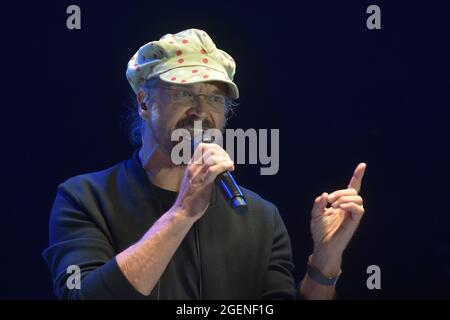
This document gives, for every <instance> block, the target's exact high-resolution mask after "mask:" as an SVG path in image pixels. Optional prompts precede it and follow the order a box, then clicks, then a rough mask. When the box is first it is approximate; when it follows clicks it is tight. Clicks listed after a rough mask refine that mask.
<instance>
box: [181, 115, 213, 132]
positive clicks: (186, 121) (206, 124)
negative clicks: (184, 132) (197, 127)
mask: <svg viewBox="0 0 450 320" xmlns="http://www.w3.org/2000/svg"><path fill="white" fill-rule="evenodd" d="M194 121H201V125H202V129H203V130H208V129H213V128H215V125H214V123H213V122H212V121H211V120H209V119H198V118H196V117H186V118H183V119H181V120H179V121H178V122H177V124H176V125H175V129H180V128H194Z"/></svg>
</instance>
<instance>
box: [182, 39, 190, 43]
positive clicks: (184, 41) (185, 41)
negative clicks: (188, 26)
mask: <svg viewBox="0 0 450 320" xmlns="http://www.w3.org/2000/svg"><path fill="white" fill-rule="evenodd" d="M181 42H183V43H188V42H189V41H187V40H186V39H184V40H183V41H181Z"/></svg>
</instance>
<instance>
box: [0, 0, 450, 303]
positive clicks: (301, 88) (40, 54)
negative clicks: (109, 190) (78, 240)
mask: <svg viewBox="0 0 450 320" xmlns="http://www.w3.org/2000/svg"><path fill="white" fill-rule="evenodd" d="M70 4H77V5H79V6H80V7H81V11H82V29H81V30H79V31H70V30H68V29H67V28H66V18H67V14H66V8H67V6H68V5H70ZM370 4H378V5H380V7H381V11H382V29H381V30H375V31H371V30H368V29H367V28H366V19H367V17H368V15H367V14H366V8H367V6H368V5H370ZM4 11H6V15H4V19H3V21H6V24H7V25H6V27H3V28H2V32H3V33H5V34H4V37H3V39H4V40H3V41H2V51H3V53H4V54H6V57H4V58H3V59H2V62H3V63H2V70H3V74H2V78H3V86H2V87H3V88H4V90H2V91H4V92H5V93H6V97H5V98H3V101H7V103H6V105H4V106H3V108H2V123H3V125H2V127H4V128H6V132H5V133H4V134H3V136H5V137H6V140H5V141H4V143H3V145H4V146H6V148H4V150H5V151H4V152H3V153H2V162H3V164H2V170H1V171H2V198H3V199H2V207H3V210H2V211H3V212H2V213H3V214H2V223H1V226H2V232H1V236H0V237H1V241H2V242H1V243H2V252H1V257H2V258H1V263H0V268H1V274H0V275H1V279H0V297H1V298H8V299H11V298H26V299H30V298H37V299H46V298H53V294H52V289H51V281H50V274H49V271H48V270H47V267H46V265H45V264H44V261H43V260H42V258H41V256H40V254H41V251H42V250H43V249H44V248H45V247H46V245H47V233H48V227H47V223H48V216H49V212H50V208H51V205H52V202H53V199H54V196H55V191H56V186H57V185H58V183H60V182H62V181H64V180H65V179H67V178H69V177H71V176H74V175H77V174H80V173H84V172H90V171H95V170H100V169H103V168H106V167H108V166H111V165H113V164H115V163H117V162H118V161H120V160H123V159H126V158H128V157H129V156H130V155H131V152H132V147H131V146H130V144H129V142H128V139H127V134H126V132H125V129H124V128H123V125H122V124H121V123H122V122H123V121H122V117H123V115H124V114H125V112H126V110H127V108H129V105H130V101H131V100H130V97H131V96H130V94H131V89H130V87H129V85H128V83H127V81H126V78H125V68H126V63H127V62H128V60H129V58H130V57H131V56H132V55H133V53H134V52H135V51H136V50H137V49H138V48H139V47H140V46H141V45H143V44H145V43H147V42H149V41H152V40H157V39H159V38H160V37H161V36H162V35H164V34H166V33H176V32H178V31H181V30H183V29H187V28H193V27H194V28H200V29H204V30H205V31H207V32H208V33H209V35H210V36H211V37H212V38H213V40H214V41H215V42H216V44H217V46H218V47H219V48H222V49H224V50H225V51H227V52H228V53H230V54H231V55H232V56H233V57H234V59H235V60H236V62H237V74H236V77H235V81H236V83H237V84H238V86H239V88H240V92H241V99H240V106H239V107H238V109H237V116H235V117H234V118H233V119H232V120H231V122H230V124H229V127H230V128H243V129H247V128H256V129H258V128H279V129H280V139H281V142H280V149H281V155H280V171H279V173H278V174H277V175H275V176H260V175H259V166H257V165H241V166H238V167H237V170H236V172H235V174H234V175H235V178H236V180H237V181H238V182H239V183H240V184H242V185H244V186H247V187H248V188H250V189H253V190H255V191H256V192H258V193H259V194H261V195H262V196H263V197H265V198H266V199H269V200H270V201H272V202H274V203H275V204H276V205H277V206H278V208H279V209H280V211H281V213H282V215H283V218H284V220H285V222H286V224H287V227H288V230H289V233H290V236H291V239H292V243H293V250H294V258H295V263H296V277H297V281H298V280H300V279H301V277H302V276H303V273H304V270H305V262H306V257H307V256H308V254H309V253H310V252H311V245H312V243H311V239H310V234H309V219H310V216H309V214H310V209H311V205H312V201H313V199H314V198H315V197H316V196H317V195H318V194H320V193H321V192H324V191H327V192H330V191H333V190H336V189H340V188H344V187H346V185H347V183H348V180H349V178H350V177H351V174H352V172H353V169H354V167H355V166H356V165H357V163H358V162H360V161H364V162H366V163H367V164H368V168H367V172H366V176H365V179H364V182H363V187H362V191H361V193H362V195H363V197H364V199H365V208H366V216H365V218H364V219H363V221H362V224H361V226H360V228H359V230H358V232H357V233H356V235H355V237H354V239H353V240H352V242H351V243H350V245H349V247H348V249H347V251H346V253H345V256H344V263H343V274H342V278H341V281H340V284H339V287H338V296H339V297H340V298H345V299H350V298H366V299H380V298H386V299H392V298H450V244H449V242H450V241H449V240H448V233H449V232H448V230H449V224H450V209H449V201H448V200H449V187H448V180H449V170H448V165H449V156H448V153H447V152H446V151H447V148H448V145H449V136H450V129H449V127H450V111H449V109H450V94H449V89H450V45H449V43H450V41H449V40H450V37H449V35H450V10H449V5H448V4H446V2H445V1H441V2H439V1H390V2H381V1H317V0H316V1H292V2H291V1H272V2H261V1H255V2H248V1H246V2H245V3H244V1H241V2H234V1H211V0H210V1H181V2H177V1H164V4H163V1H159V2H155V1H116V2H112V1H96V2H95V3H94V2H93V1H89V2H88V1H61V0H60V1H46V3H45V4H42V3H39V4H37V3H35V4H31V3H29V4H26V3H24V2H12V1H9V2H7V6H6V9H5V10H4ZM371 264H376V265H379V266H380V267H381V285H382V289H381V290H374V291H370V290H368V289H367V288H366V279H367V277H368V275H367V274H366V268H367V266H369V265H371Z"/></svg>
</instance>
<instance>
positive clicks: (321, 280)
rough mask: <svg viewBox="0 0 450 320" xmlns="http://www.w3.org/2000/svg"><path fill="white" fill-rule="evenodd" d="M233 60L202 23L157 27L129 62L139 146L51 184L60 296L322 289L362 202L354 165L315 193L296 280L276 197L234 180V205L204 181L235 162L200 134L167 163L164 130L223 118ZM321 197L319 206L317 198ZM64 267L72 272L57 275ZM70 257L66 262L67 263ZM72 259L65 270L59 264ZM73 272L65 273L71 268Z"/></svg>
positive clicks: (328, 292)
mask: <svg viewBox="0 0 450 320" xmlns="http://www.w3.org/2000/svg"><path fill="white" fill-rule="evenodd" d="M234 73H235V63H234V60H233V59H232V58H231V56H230V55H228V54H227V53H226V52H224V51H222V50H220V49H217V48H216V46H215V44H214V43H213V41H212V40H211V39H210V37H209V36H208V35H207V34H206V33H205V32H204V31H202V30H197V29H189V30H185V31H182V32H180V33H177V34H175V35H170V34H169V35H166V36H164V37H162V38H161V39H160V40H159V41H153V42H150V43H148V44H146V45H144V46H142V47H141V48H140V49H139V50H138V51H137V53H136V54H135V55H134V56H133V57H132V59H131V60H130V62H129V63H128V69H127V78H128V81H129V82H130V84H131V86H132V88H133V90H134V92H135V93H136V96H137V101H138V113H139V116H140V119H141V120H142V122H141V124H142V130H141V133H142V137H141V141H142V145H141V147H140V149H139V150H138V151H136V152H135V154H134V155H133V158H132V159H131V160H128V161H124V162H121V163H119V164H117V165H116V166H114V167H112V168H109V169H107V170H104V171H101V172H96V173H89V174H84V175H80V176H77V177H74V178H72V179H69V180H68V181H66V182H64V183H62V184H61V185H60V186H59V188H58V193H57V196H56V199H55V203H54V206H53V209H52V213H51V218H50V246H49V247H48V248H47V249H46V250H45V251H44V253H43V256H44V258H45V260H46V261H47V263H48V265H49V267H50V269H51V272H52V276H53V282H54V289H55V293H56V295H57V297H58V298H61V299H293V298H296V297H305V298H308V299H331V298H333V297H334V292H335V284H336V281H337V278H338V276H339V274H340V272H341V270H340V268H341V257H342V253H343V251H344V249H345V247H346V246H347V244H348V242H349V241H350V239H351V237H352V235H353V233H354V231H355V230H356V228H357V226H358V224H359V221H360V219H361V217H362V215H363V213H364V209H363V206H362V198H361V197H360V196H359V195H358V191H359V189H360V186H361V179H362V177H363V174H364V170H365V164H360V165H358V167H357V168H356V170H355V173H354V175H353V177H352V179H351V181H350V184H349V186H348V189H343V190H338V191H335V192H333V193H331V194H328V193H323V194H322V195H320V196H319V197H317V198H316V200H315V202H314V206H313V209H312V219H311V231H312V235H313V240H314V250H313V253H312V255H311V256H310V258H309V261H308V272H307V274H306V275H305V277H304V279H303V280H302V281H301V283H300V284H299V285H298V286H297V285H296V284H295V282H294V279H293V275H292V270H293V264H292V256H291V244H290V240H289V236H288V234H287V231H286V228H285V225H284V223H283V221H282V219H281V217H280V215H279V213H278V210H277V208H276V207H275V206H274V205H273V204H272V203H270V202H268V201H266V200H264V199H262V198H261V197H259V196H258V195H257V194H255V193H254V192H252V191H250V190H247V189H245V188H242V190H243V193H244V196H245V198H246V200H247V203H248V210H247V212H245V213H243V214H237V213H236V212H234V211H233V210H232V209H231V207H230V206H229V205H228V204H227V203H226V202H225V199H224V198H223V196H222V194H221V193H220V190H217V189H216V187H215V184H214V180H215V178H216V177H217V176H218V175H219V174H220V173H222V172H224V171H227V170H229V171H233V170H234V164H233V162H232V161H231V159H230V157H229V156H228V154H227V153H226V152H225V150H224V149H223V148H221V147H220V146H219V145H217V144H214V143H209V144H205V143H200V144H199V145H198V146H197V148H196V149H195V153H194V158H197V159H200V160H202V161H190V162H189V163H188V164H187V165H174V163H173V161H172V159H171V150H172V147H173V146H174V144H175V142H173V141H172V140H171V133H172V132H173V130H175V129H178V128H184V129H187V130H189V132H191V133H192V134H195V132H194V130H193V128H194V125H193V123H194V121H196V120H201V121H202V125H203V128H218V129H223V127H224V126H225V121H226V113H227V110H228V106H229V103H230V101H231V99H236V98H238V96H239V92H238V88H237V86H236V85H235V84H234V83H233V81H232V80H233V76H234ZM328 204H330V205H331V206H330V207H327V206H328ZM70 266H76V267H77V268H79V270H80V272H81V283H78V284H77V285H78V286H75V288H74V287H73V286H68V285H67V282H68V280H70V279H69V278H70V276H71V273H70V272H68V268H70ZM72 268H73V267H72ZM70 270H72V269H70ZM75 279H76V278H75Z"/></svg>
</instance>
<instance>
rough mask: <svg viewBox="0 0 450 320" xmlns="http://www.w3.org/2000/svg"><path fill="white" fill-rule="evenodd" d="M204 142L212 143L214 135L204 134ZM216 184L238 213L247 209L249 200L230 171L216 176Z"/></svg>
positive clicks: (193, 146) (193, 145) (193, 148)
mask: <svg viewBox="0 0 450 320" xmlns="http://www.w3.org/2000/svg"><path fill="white" fill-rule="evenodd" d="M194 140H195V139H193V140H192V154H193V152H194V150H195V147H196V145H195V142H194ZM202 142H203V143H212V142H213V139H212V137H210V136H208V135H203V138H202ZM216 184H217V186H218V187H219V188H220V189H221V190H222V193H223V195H224V197H225V199H226V200H227V202H228V204H229V205H230V206H231V207H232V208H233V209H234V210H235V211H236V212H238V213H243V212H245V211H246V210H247V200H246V199H245V197H244V194H243V193H242V191H241V188H239V186H238V185H237V183H236V181H235V180H234V178H233V176H232V175H231V173H230V171H228V170H227V171H225V172H222V173H221V174H219V175H218V176H217V177H216Z"/></svg>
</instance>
